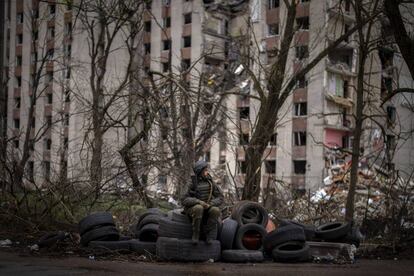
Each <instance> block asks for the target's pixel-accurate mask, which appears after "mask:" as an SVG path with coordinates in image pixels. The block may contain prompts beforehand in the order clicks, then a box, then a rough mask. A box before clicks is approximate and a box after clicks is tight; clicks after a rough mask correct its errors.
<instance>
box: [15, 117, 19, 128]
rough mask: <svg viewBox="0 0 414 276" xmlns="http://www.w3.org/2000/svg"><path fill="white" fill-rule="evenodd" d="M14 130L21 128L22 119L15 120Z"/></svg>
mask: <svg viewBox="0 0 414 276" xmlns="http://www.w3.org/2000/svg"><path fill="white" fill-rule="evenodd" d="M14 128H17V129H19V128H20V119H14Z"/></svg>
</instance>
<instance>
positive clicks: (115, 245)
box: [88, 241, 130, 251]
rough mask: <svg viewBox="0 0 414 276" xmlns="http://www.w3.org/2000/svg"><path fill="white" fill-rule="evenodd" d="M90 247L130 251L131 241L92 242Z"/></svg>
mask: <svg viewBox="0 0 414 276" xmlns="http://www.w3.org/2000/svg"><path fill="white" fill-rule="evenodd" d="M88 247H91V248H97V249H103V250H110V251H130V246H129V241H91V242H89V244H88Z"/></svg>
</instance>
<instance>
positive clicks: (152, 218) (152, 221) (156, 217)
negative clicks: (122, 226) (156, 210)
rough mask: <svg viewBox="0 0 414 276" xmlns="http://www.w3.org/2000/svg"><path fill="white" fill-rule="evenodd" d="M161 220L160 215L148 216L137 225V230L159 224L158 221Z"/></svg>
mask: <svg viewBox="0 0 414 276" xmlns="http://www.w3.org/2000/svg"><path fill="white" fill-rule="evenodd" d="M159 220H160V216H159V215H147V216H145V218H143V219H142V220H141V221H140V222H139V223H138V224H137V230H138V231H139V230H141V229H142V227H144V226H145V225H147V224H158V221H159Z"/></svg>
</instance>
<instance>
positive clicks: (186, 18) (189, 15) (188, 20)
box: [184, 12, 192, 24]
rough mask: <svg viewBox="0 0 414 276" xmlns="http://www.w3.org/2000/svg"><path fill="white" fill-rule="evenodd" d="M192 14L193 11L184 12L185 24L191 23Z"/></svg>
mask: <svg viewBox="0 0 414 276" xmlns="http://www.w3.org/2000/svg"><path fill="white" fill-rule="evenodd" d="M191 21H192V16H191V12H189V13H186V14H184V24H191Z"/></svg>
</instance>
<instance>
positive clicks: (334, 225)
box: [315, 222, 363, 247]
mask: <svg viewBox="0 0 414 276" xmlns="http://www.w3.org/2000/svg"><path fill="white" fill-rule="evenodd" d="M362 238H363V236H362V234H361V231H360V230H359V227H357V226H353V225H352V223H348V222H330V223H326V224H322V225H320V226H319V227H317V228H316V230H315V241H326V242H343V243H349V244H353V245H355V246H356V247H359V244H360V242H361V240H362Z"/></svg>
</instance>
